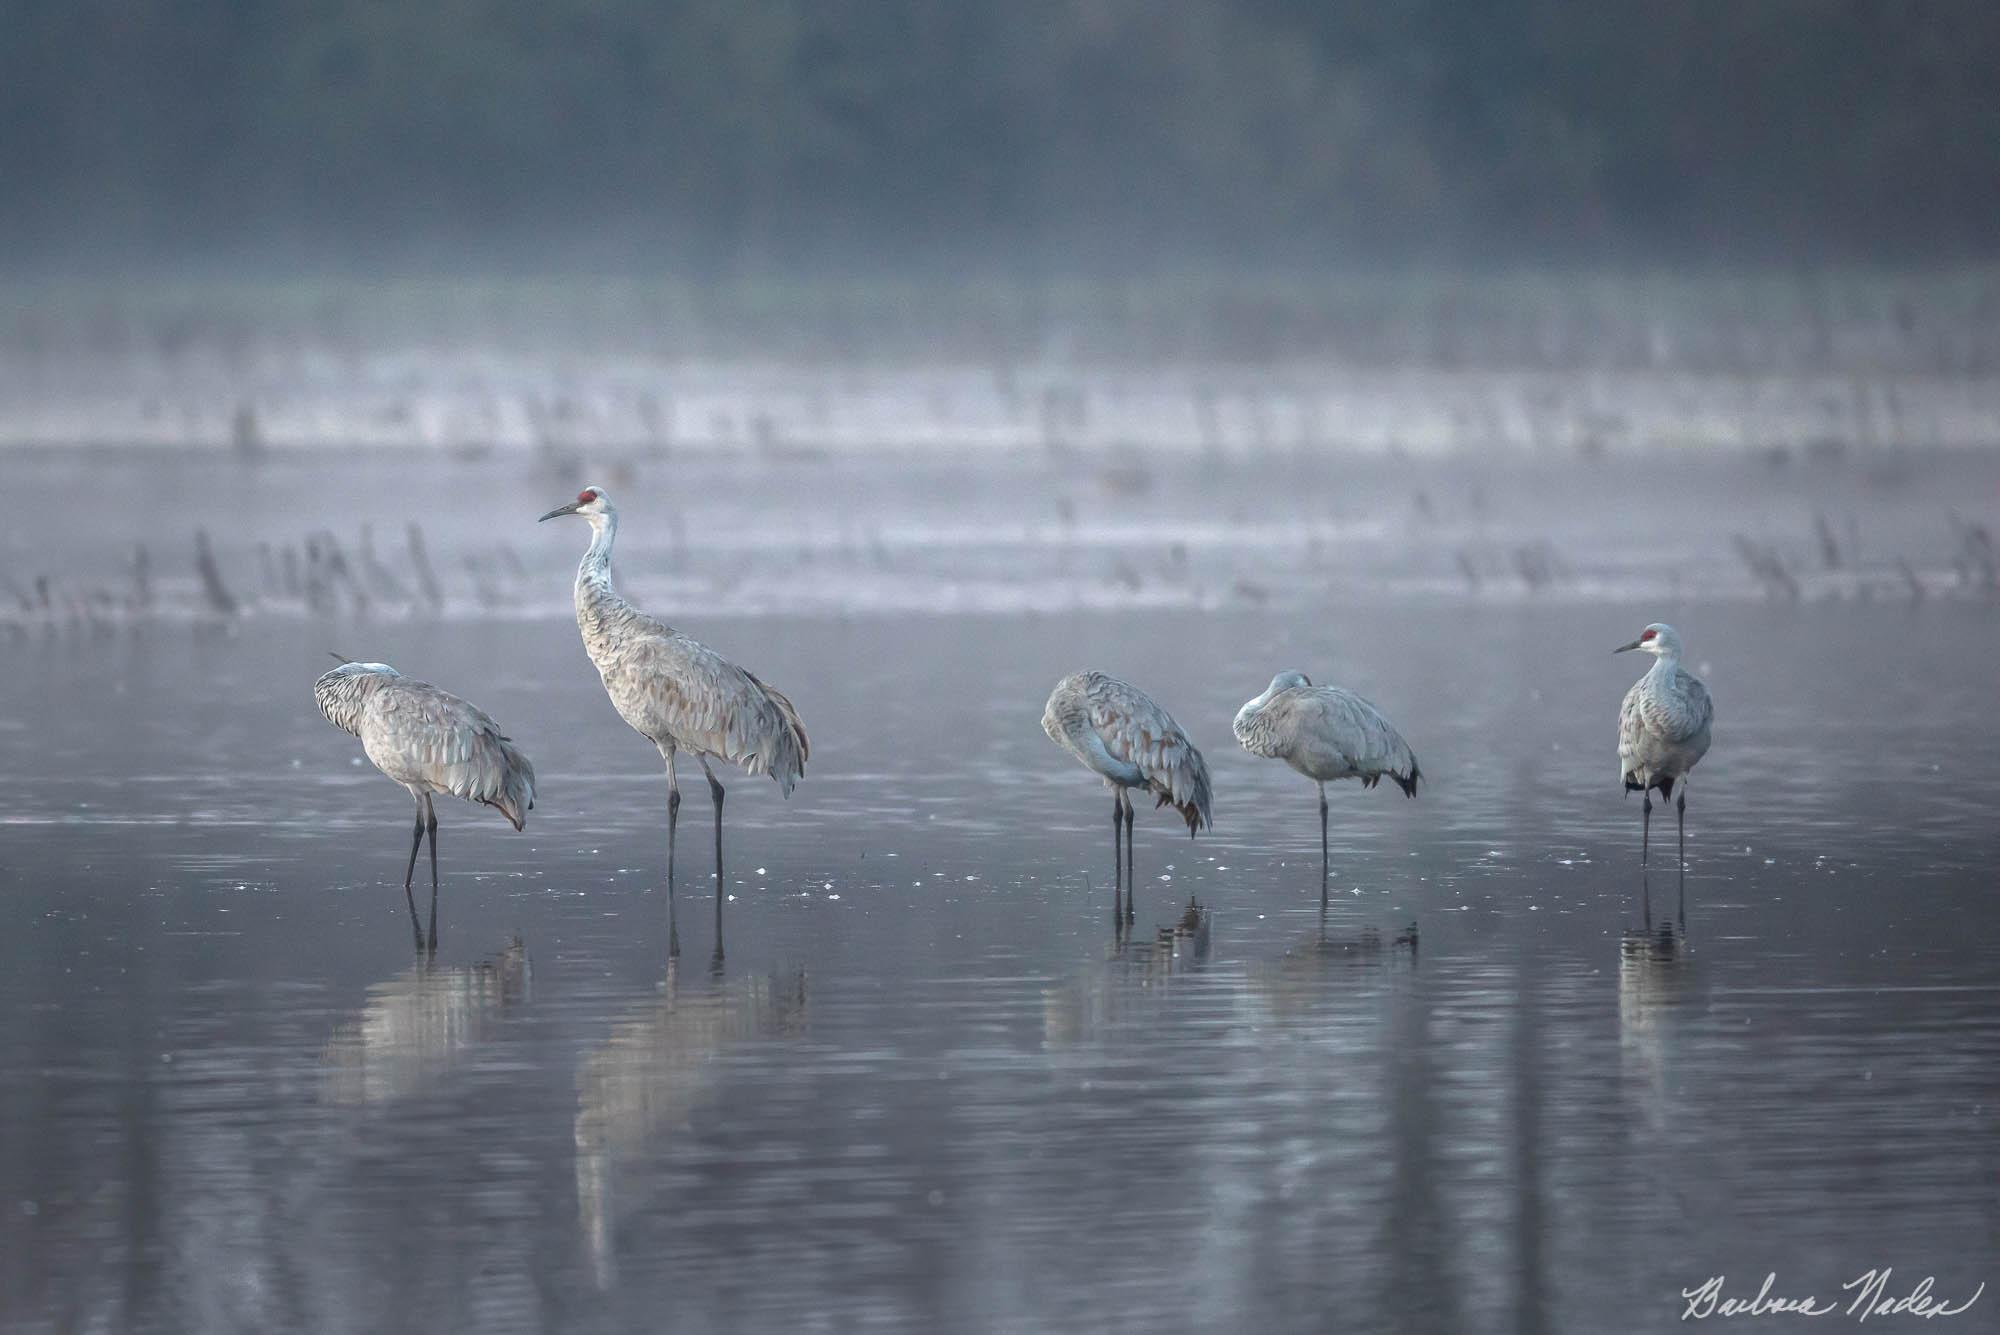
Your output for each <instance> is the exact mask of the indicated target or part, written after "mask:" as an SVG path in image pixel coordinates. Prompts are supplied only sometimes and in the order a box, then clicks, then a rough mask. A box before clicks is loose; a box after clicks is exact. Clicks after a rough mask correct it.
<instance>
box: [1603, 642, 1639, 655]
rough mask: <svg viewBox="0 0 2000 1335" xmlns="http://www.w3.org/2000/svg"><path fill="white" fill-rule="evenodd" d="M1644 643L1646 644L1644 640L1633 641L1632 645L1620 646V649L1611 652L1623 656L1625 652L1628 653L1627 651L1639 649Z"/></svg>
mask: <svg viewBox="0 0 2000 1335" xmlns="http://www.w3.org/2000/svg"><path fill="white" fill-rule="evenodd" d="M1643 643H1644V641H1643V640H1634V641H1632V643H1630V644H1621V645H1619V646H1618V647H1617V648H1616V649H1613V650H1612V651H1611V652H1612V653H1614V654H1622V653H1624V652H1625V651H1626V650H1627V649H1637V648H1638V647H1639V646H1640V645H1641V644H1643Z"/></svg>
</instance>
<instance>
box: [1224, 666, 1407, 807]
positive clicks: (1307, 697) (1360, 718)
mask: <svg viewBox="0 0 2000 1335" xmlns="http://www.w3.org/2000/svg"><path fill="white" fill-rule="evenodd" d="M1256 723H1257V724H1259V725H1261V726H1257V727H1255V731H1256V733H1257V734H1259V735H1258V737H1257V740H1258V742H1259V743H1260V746H1261V747H1264V748H1268V749H1260V747H1259V746H1252V747H1251V748H1250V749H1252V750H1256V751H1258V754H1261V755H1267V756H1273V757H1276V758H1278V759H1282V760H1286V761H1289V762H1291V763H1292V764H1294V765H1295V766H1296V767H1297V768H1300V769H1302V770H1304V771H1305V772H1307V773H1314V772H1320V773H1327V774H1342V773H1346V774H1354V775H1358V776H1360V777H1361V778H1362V779H1363V780H1364V781H1368V780H1374V779H1379V778H1380V777H1381V776H1382V775H1384V774H1387V775H1391V776H1393V777H1394V778H1395V779H1396V780H1397V781H1398V782H1399V783H1401V784H1403V785H1404V789H1405V791H1406V792H1407V791H1412V790H1414V788H1415V785H1416V781H1417V779H1419V778H1420V777H1422V774H1421V771H1420V770H1419V769H1418V767H1417V757H1416V754H1415V753H1414V752H1413V751H1411V750H1410V744H1409V743H1408V742H1406V741H1404V740H1403V734H1401V733H1400V732H1397V731H1396V727H1395V725H1394V724H1392V723H1390V722H1389V720H1388V717H1387V716H1386V715H1384V714H1383V713H1382V711H1381V710H1379V709H1377V708H1376V707H1375V706H1374V705H1372V704H1370V703H1369V702H1368V701H1367V700H1364V699H1362V698H1361V697H1360V696H1358V695H1356V694H1354V692H1352V691H1348V690H1343V689H1341V688H1340V687H1338V686H1295V687H1293V688H1292V689H1290V690H1288V691H1280V692H1279V693H1278V694H1277V695H1275V696H1273V697H1272V698H1271V701H1270V703H1269V704H1267V705H1265V706H1264V708H1263V710H1262V711H1260V714H1259V718H1258V719H1257V720H1256ZM1248 744H1249V743H1248V742H1247V741H1246V745H1248Z"/></svg>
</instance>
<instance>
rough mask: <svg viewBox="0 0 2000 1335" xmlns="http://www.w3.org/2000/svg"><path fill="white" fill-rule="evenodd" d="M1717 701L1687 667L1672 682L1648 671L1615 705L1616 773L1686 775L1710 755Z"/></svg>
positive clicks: (1626, 776)
mask: <svg viewBox="0 0 2000 1335" xmlns="http://www.w3.org/2000/svg"><path fill="white" fill-rule="evenodd" d="M1714 721H1715V703H1714V701H1712V700H1711V699H1709V695H1708V688H1707V687H1706V686H1704V685H1702V683H1701V680H1700V679H1699V678H1697V677H1695V676H1694V675H1693V674H1691V673H1689V672H1688V671H1686V670H1685V669H1679V670H1676V671H1675V673H1674V676H1673V680H1672V681H1671V682H1665V681H1660V680H1658V679H1657V678H1655V677H1654V676H1653V674H1652V673H1650V672H1649V673H1647V674H1646V675H1645V676H1643V677H1641V678H1639V680H1638V681H1636V682H1634V683H1632V689H1631V690H1629V691H1627V692H1625V700H1624V702H1623V703H1622V704H1621V705H1619V707H1618V773H1619V777H1620V778H1621V779H1625V780H1627V781H1628V782H1629V781H1630V778H1631V776H1633V775H1641V774H1643V775H1646V776H1651V775H1653V774H1656V773H1669V774H1685V773H1686V772H1687V771H1688V770H1689V769H1691V768H1693V766H1694V763H1695V762H1696V761H1698V760H1700V759H1701V757H1702V756H1703V755H1705V754H1706V753H1707V751H1708V737H1709V727H1710V725H1711V724H1712V723H1713V722H1714Z"/></svg>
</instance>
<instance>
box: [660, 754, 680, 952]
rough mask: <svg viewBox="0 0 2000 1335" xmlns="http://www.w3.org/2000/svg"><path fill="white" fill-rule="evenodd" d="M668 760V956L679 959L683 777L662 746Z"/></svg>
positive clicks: (664, 755) (662, 757) (672, 756)
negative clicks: (677, 841)
mask: <svg viewBox="0 0 2000 1335" xmlns="http://www.w3.org/2000/svg"><path fill="white" fill-rule="evenodd" d="M660 757H661V759H663V760H665V761H666V762H667V958H668V959H679V958H680V953H681V932H680V928H679V927H678V926H677V925H676V924H675V922H674V830H675V828H676V827H677V826H679V825H680V823H681V777H680V775H678V774H676V773H674V753H673V752H672V751H670V750H668V749H667V748H666V747H664V746H663V747H661V748H660Z"/></svg>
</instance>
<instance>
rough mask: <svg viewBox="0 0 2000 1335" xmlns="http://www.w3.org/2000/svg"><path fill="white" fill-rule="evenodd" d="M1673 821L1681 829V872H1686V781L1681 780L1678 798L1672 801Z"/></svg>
mask: <svg viewBox="0 0 2000 1335" xmlns="http://www.w3.org/2000/svg"><path fill="white" fill-rule="evenodd" d="M1674 820H1675V822H1676V823H1677V824H1678V825H1679V826H1680V829H1681V871H1682V872H1683V873H1685V872H1686V871H1687V860H1688V790H1687V780H1686V779H1682V780H1681V791H1680V796H1678V797H1676V798H1675V799H1674Z"/></svg>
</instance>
